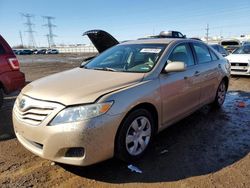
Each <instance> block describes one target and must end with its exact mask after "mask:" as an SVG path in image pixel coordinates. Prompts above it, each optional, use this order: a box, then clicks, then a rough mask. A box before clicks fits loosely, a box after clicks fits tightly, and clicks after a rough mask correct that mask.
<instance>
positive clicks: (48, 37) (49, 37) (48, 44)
mask: <svg viewBox="0 0 250 188" xmlns="http://www.w3.org/2000/svg"><path fill="white" fill-rule="evenodd" d="M45 36H46V37H47V41H48V46H49V48H51V45H50V39H49V38H50V37H49V34H47V35H45Z"/></svg>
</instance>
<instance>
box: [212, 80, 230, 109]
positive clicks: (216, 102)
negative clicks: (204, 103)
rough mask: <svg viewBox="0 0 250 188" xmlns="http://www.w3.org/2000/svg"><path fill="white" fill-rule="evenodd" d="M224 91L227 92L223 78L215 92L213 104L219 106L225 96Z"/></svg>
mask: <svg viewBox="0 0 250 188" xmlns="http://www.w3.org/2000/svg"><path fill="white" fill-rule="evenodd" d="M226 93H227V86H226V82H225V80H222V81H221V83H220V85H219V87H218V89H217V93H216V97H215V100H214V102H213V105H214V106H215V107H217V108H220V107H221V106H222V105H223V103H224V101H225V98H226Z"/></svg>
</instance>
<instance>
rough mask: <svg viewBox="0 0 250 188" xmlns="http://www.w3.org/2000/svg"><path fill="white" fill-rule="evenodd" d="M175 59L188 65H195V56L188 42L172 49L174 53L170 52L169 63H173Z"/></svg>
mask: <svg viewBox="0 0 250 188" xmlns="http://www.w3.org/2000/svg"><path fill="white" fill-rule="evenodd" d="M174 61H181V62H184V63H185V64H186V66H192V65H194V57H193V54H192V51H191V49H190V46H189V45H188V44H187V43H185V44H180V45H178V46H177V47H175V49H174V50H173V51H172V53H171V54H170V56H169V58H168V63H171V62H174Z"/></svg>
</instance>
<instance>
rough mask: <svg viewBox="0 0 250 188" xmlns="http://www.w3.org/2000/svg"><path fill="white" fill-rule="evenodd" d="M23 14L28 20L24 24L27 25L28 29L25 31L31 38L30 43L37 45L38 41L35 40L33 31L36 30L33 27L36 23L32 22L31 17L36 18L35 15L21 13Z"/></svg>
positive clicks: (30, 44)
mask: <svg viewBox="0 0 250 188" xmlns="http://www.w3.org/2000/svg"><path fill="white" fill-rule="evenodd" d="M21 15H22V16H23V17H25V18H26V22H25V23H24V24H25V25H26V26H27V31H25V32H27V33H28V38H29V43H28V44H29V46H30V47H36V42H35V38H34V35H33V33H34V32H35V31H34V30H33V28H32V27H33V26H34V24H33V23H32V22H31V19H32V18H34V15H31V14H24V13H21Z"/></svg>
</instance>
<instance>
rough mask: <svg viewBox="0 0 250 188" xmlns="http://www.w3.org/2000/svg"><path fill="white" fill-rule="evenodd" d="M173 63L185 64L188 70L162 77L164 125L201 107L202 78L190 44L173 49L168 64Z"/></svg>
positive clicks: (163, 74) (165, 74) (164, 74)
mask: <svg viewBox="0 0 250 188" xmlns="http://www.w3.org/2000/svg"><path fill="white" fill-rule="evenodd" d="M173 61H181V62H184V63H185V64H186V70H185V71H183V72H172V73H162V74H161V75H160V84H161V98H162V120H163V122H162V123H163V124H164V125H169V124H171V123H173V122H175V121H177V120H179V119H181V118H182V117H184V116H186V115H188V114H190V113H191V112H193V111H194V110H196V109H197V108H198V106H199V98H200V78H199V75H197V66H196V64H195V60H194V57H193V53H192V50H191V48H190V45H189V43H187V42H185V43H181V44H179V45H177V46H176V47H175V48H174V49H173V51H172V52H171V54H170V56H169V58H168V61H167V63H171V62H173Z"/></svg>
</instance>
